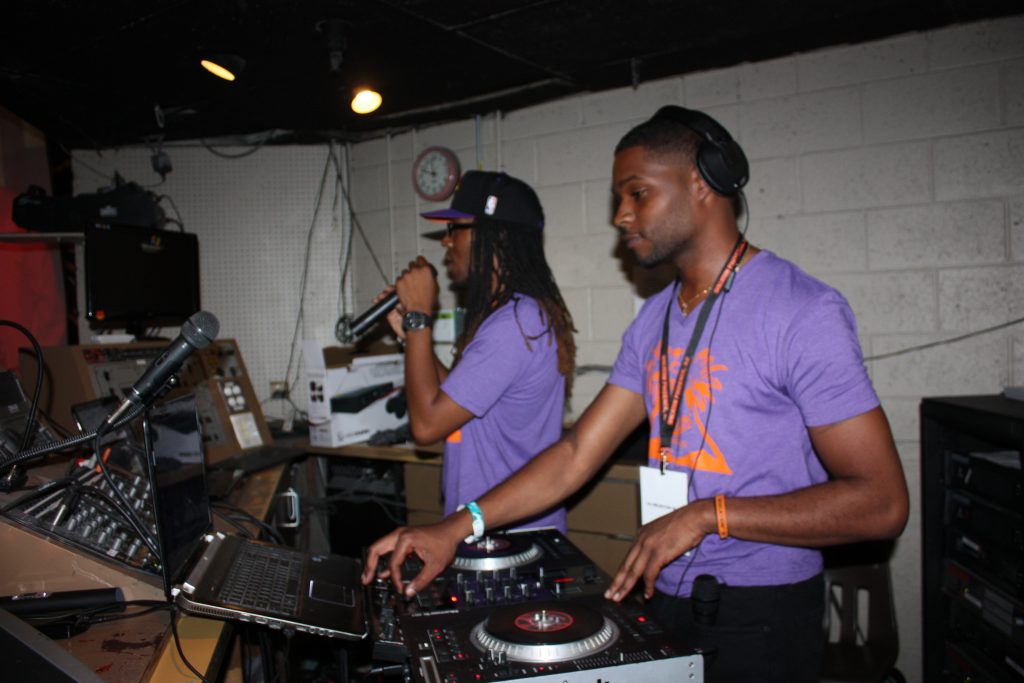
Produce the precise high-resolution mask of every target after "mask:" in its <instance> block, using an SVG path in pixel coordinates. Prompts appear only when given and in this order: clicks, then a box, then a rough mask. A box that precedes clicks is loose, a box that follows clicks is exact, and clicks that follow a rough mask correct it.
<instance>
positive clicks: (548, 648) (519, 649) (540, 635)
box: [470, 601, 619, 663]
mask: <svg viewBox="0 0 1024 683" xmlns="http://www.w3.org/2000/svg"><path fill="white" fill-rule="evenodd" d="M618 637H619V628H618V626H616V625H615V623H614V622H613V621H611V620H610V619H608V618H607V617H605V616H604V615H603V614H601V612H600V611H599V610H597V609H594V608H592V607H589V606H587V605H584V604H580V603H567V602H557V601H546V602H534V603H528V604H521V605H509V606H507V607H502V608H499V609H496V610H494V611H493V612H492V613H491V615H490V616H489V617H487V619H485V620H484V621H482V622H481V623H479V624H477V625H476V626H475V627H474V628H473V630H472V632H471V633H470V641H471V642H472V643H473V644H474V645H475V646H476V647H477V648H479V649H480V650H481V651H483V652H489V651H493V652H497V653H501V654H504V655H505V657H507V658H508V659H509V660H512V661H519V662H537V663H546V662H564V661H567V660H570V659H578V658H580V657H589V656H590V655H593V654H595V653H598V652H600V651H602V650H604V649H605V648H607V647H609V646H610V645H612V644H613V643H615V641H616V640H618Z"/></svg>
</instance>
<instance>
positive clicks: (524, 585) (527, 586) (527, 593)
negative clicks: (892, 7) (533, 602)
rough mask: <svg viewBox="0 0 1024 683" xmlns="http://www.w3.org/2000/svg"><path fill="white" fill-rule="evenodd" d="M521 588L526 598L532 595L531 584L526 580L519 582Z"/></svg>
mask: <svg viewBox="0 0 1024 683" xmlns="http://www.w3.org/2000/svg"><path fill="white" fill-rule="evenodd" d="M519 590H520V591H521V592H522V594H523V597H524V598H528V597H530V584H528V583H525V582H523V583H521V584H519Z"/></svg>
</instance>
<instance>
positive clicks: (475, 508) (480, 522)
mask: <svg viewBox="0 0 1024 683" xmlns="http://www.w3.org/2000/svg"><path fill="white" fill-rule="evenodd" d="M466 509H467V510H469V514H470V515H471V516H472V517H473V535H472V536H470V537H468V538H467V539H466V543H475V542H476V541H479V540H480V539H481V538H483V535H484V529H485V527H484V513H483V512H482V511H481V510H480V506H479V505H477V504H476V501H475V500H471V501H469V502H468V503H466Z"/></svg>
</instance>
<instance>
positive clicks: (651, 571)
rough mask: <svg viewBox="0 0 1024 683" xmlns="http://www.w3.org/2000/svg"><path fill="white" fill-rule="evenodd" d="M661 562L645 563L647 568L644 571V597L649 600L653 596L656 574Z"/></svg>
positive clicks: (652, 560) (659, 569)
mask: <svg viewBox="0 0 1024 683" xmlns="http://www.w3.org/2000/svg"><path fill="white" fill-rule="evenodd" d="M661 565H662V563H661V562H657V561H654V558H651V561H650V562H648V564H647V570H646V571H644V597H645V598H647V599H648V600H650V599H651V598H652V597H654V587H655V584H656V583H657V581H658V574H659V573H660V572H661Z"/></svg>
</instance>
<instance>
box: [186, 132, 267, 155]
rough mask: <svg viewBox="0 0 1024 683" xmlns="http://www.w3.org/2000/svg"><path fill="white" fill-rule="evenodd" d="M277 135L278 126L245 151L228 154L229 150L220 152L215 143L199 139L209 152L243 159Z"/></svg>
mask: <svg viewBox="0 0 1024 683" xmlns="http://www.w3.org/2000/svg"><path fill="white" fill-rule="evenodd" d="M276 135H277V129H276V128H275V129H273V130H270V131H267V134H266V135H265V136H264V137H263V139H262V140H260V141H259V142H257V143H256V144H255V145H253V146H252V147H250V148H249V149H247V150H245V151H244V152H239V153H238V154H228V153H227V152H220V151H218V150H217V149H216V148H215V147H214V146H213V145H211V144H210V143H208V142H207V141H206V140H205V139H203V138H200V139H199V144H201V145H202V146H203V147H205V148H206V150H207V151H208V152H210V153H211V154H214V155H216V156H219V157H220V158H222V159H243V158H245V157H247V156H249V155H250V154H255V153H256V152H258V151H259V150H260V149H262V148H263V145H265V144H267V142H269V141H270V140H273V139H274V137H275V136H276Z"/></svg>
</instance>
